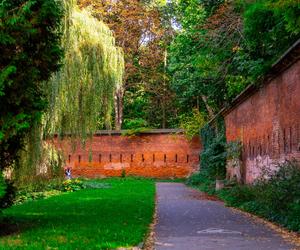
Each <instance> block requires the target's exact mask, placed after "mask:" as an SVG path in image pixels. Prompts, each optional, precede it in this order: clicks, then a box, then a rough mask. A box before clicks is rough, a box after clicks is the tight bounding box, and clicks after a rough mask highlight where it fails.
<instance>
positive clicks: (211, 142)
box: [200, 116, 226, 179]
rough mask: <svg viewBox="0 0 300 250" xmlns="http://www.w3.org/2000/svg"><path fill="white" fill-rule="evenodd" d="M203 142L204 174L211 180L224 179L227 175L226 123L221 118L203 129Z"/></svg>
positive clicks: (202, 166)
mask: <svg viewBox="0 0 300 250" xmlns="http://www.w3.org/2000/svg"><path fill="white" fill-rule="evenodd" d="M201 142H202V145H203V150H202V152H201V155H200V159H201V162H200V167H201V172H203V173H202V174H205V175H206V176H207V177H208V178H211V179H215V178H220V179H223V178H224V177H225V173H226V168H225V167H226V137H225V123H224V119H223V118H222V117H221V116H219V117H217V118H216V119H215V121H213V122H211V123H209V124H206V125H205V126H204V127H203V128H202V129H201Z"/></svg>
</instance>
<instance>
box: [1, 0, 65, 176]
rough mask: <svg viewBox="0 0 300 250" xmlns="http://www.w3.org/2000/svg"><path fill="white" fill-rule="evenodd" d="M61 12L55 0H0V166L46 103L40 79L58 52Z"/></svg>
mask: <svg viewBox="0 0 300 250" xmlns="http://www.w3.org/2000/svg"><path fill="white" fill-rule="evenodd" d="M62 14H63V8H62V4H61V2H60V1H56V0H49V1H43V0H34V1H33V0H17V1H10V0H2V1H1V2H0V20H1V21H0V54H1V57H0V70H1V71H0V107H1V108H0V170H2V169H3V168H5V167H7V166H9V165H10V164H11V163H12V162H13V161H14V160H15V159H16V155H17V152H18V151H19V150H20V149H21V148H22V147H23V140H24V136H25V135H26V134H27V133H28V132H29V131H30V129H31V127H32V125H33V124H34V123H36V122H38V121H40V119H41V115H42V111H43V110H44V109H45V107H46V104H47V101H46V98H45V92H44V86H45V81H47V80H48V79H49V77H50V75H51V73H52V72H53V71H56V70H58V69H59V66H60V59H61V57H62V54H63V53H62V49H61V42H60V37H61V33H60V31H59V27H60V23H61V19H62Z"/></svg>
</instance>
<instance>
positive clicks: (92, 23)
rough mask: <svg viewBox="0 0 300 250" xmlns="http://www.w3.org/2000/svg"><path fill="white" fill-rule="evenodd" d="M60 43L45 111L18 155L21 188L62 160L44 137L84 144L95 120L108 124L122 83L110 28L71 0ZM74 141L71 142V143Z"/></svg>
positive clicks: (120, 60)
mask: <svg viewBox="0 0 300 250" xmlns="http://www.w3.org/2000/svg"><path fill="white" fill-rule="evenodd" d="M64 3H65V20H64V25H63V27H62V29H63V39H62V44H63V47H64V51H65V57H64V60H63V66H62V67H61V70H60V71H59V72H57V73H55V74H53V76H52V77H51V79H50V81H49V82H47V83H45V85H44V86H45V93H46V96H47V98H48V103H49V107H48V111H47V112H46V113H45V115H44V117H43V119H42V123H41V124H35V125H34V126H33V129H32V131H31V133H30V134H29V135H28V138H27V145H26V149H25V150H24V151H23V152H22V153H21V156H20V159H21V160H20V168H19V171H17V174H16V178H17V179H19V183H21V184H20V185H22V183H24V182H28V181H32V179H31V180H28V178H29V177H30V176H33V178H34V176H35V174H39V173H43V172H47V166H48V172H49V168H50V173H51V168H53V169H52V172H54V173H55V172H57V170H59V169H61V168H60V167H57V166H58V164H59V163H61V162H62V160H61V158H60V157H59V154H58V153H57V152H56V149H55V148H54V147H51V146H49V144H47V142H46V141H45V140H43V139H45V138H48V139H49V137H50V136H51V135H54V134H59V135H65V134H69V135H72V136H71V138H73V139H74V138H76V139H78V138H79V139H82V140H81V141H85V140H86V139H87V137H88V135H92V134H93V133H94V132H95V130H96V129H97V127H98V126H99V122H106V123H107V124H110V116H111V112H112V107H113V98H114V93H115V90H116V89H117V88H118V86H119V85H120V84H121V83H122V77H123V73H124V56H123V52H122V49H120V48H119V47H117V46H116V45H115V39H114V37H113V33H112V32H111V31H110V29H109V28H108V27H107V26H106V25H105V24H104V23H103V22H101V21H99V20H97V19H96V18H94V17H92V15H91V14H90V13H89V12H88V11H87V10H80V9H79V8H78V7H77V5H76V3H75V1H74V0H65V1H64ZM72 141H73V143H74V142H75V141H74V140H72Z"/></svg>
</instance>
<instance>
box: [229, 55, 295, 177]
mask: <svg viewBox="0 0 300 250" xmlns="http://www.w3.org/2000/svg"><path fill="white" fill-rule="evenodd" d="M224 117H225V124H226V137H227V141H232V140H237V139H239V140H241V141H242V143H243V154H242V158H243V164H244V166H243V178H244V180H245V182H246V183H252V182H253V181H254V180H255V179H256V178H257V177H258V176H259V175H260V174H261V170H262V168H263V167H270V168H273V167H274V166H275V164H276V163H278V162H282V161H284V160H285V159H291V158H296V159H300V61H299V60H298V61H296V62H295V63H294V64H293V65H292V66H290V67H289V68H288V69H286V70H285V71H284V72H282V73H280V74H279V75H277V76H276V77H275V78H274V79H273V80H271V81H270V82H269V83H268V84H265V85H264V86H263V87H262V88H260V89H259V90H258V91H256V92H255V93H254V94H252V95H251V96H249V97H248V98H247V99H246V100H244V101H243V102H242V103H240V104H239V105H238V106H236V107H234V108H233V109H232V110H231V111H230V112H229V113H227V114H225V116H224Z"/></svg>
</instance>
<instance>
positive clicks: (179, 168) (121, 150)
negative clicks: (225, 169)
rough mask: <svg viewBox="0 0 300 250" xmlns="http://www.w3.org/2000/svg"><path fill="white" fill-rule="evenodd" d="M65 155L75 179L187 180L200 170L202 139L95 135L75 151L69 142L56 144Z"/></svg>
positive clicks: (177, 136)
mask: <svg viewBox="0 0 300 250" xmlns="http://www.w3.org/2000/svg"><path fill="white" fill-rule="evenodd" d="M55 143H56V144H57V146H58V147H59V148H62V149H63V151H64V154H65V159H66V167H71V168H72V175H73V176H74V177H79V176H81V177H90V178H96V177H109V176H121V175H122V173H125V174H126V175H127V176H128V175H130V176H143V177H155V178H173V177H178V178H179V177H187V176H189V175H190V174H191V173H192V172H194V171H195V170H197V169H198V168H199V152H200V147H201V146H200V141H199V138H194V139H193V140H192V141H188V140H187V139H186V138H185V136H184V135H183V134H169V133H165V134H160V133H151V134H141V135H138V136H134V137H127V136H122V135H120V134H114V135H108V134H104V135H95V136H94V137H93V140H92V142H87V143H86V147H85V149H83V148H82V147H80V146H79V145H78V147H77V149H76V150H75V151H74V152H72V150H71V148H70V145H69V143H67V142H66V141H58V140H56V142H55Z"/></svg>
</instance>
